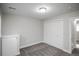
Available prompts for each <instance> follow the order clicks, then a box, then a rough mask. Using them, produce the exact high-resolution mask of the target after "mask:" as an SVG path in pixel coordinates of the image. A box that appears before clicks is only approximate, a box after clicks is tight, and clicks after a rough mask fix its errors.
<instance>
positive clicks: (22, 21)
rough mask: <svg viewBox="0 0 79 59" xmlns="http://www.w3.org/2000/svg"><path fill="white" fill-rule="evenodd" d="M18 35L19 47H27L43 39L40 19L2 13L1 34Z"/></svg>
mask: <svg viewBox="0 0 79 59" xmlns="http://www.w3.org/2000/svg"><path fill="white" fill-rule="evenodd" d="M16 34H19V35H20V47H21V48H22V47H27V46H30V45H32V44H35V43H39V42H41V41H42V40H43V24H42V21H41V20H37V19H31V18H27V17H22V16H16V15H9V14H3V16H2V35H16Z"/></svg>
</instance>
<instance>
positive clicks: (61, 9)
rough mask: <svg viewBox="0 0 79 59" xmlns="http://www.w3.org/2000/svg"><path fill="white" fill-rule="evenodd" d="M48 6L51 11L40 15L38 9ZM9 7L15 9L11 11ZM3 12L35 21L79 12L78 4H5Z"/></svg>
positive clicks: (2, 6) (2, 5)
mask: <svg viewBox="0 0 79 59" xmlns="http://www.w3.org/2000/svg"><path fill="white" fill-rule="evenodd" d="M43 5H44V6H47V7H49V8H50V11H49V12H47V13H44V14H42V13H38V12H36V8H38V7H40V6H41V7H42V6H43ZM9 7H12V8H14V10H11V9H10V8H9ZM1 8H2V12H3V13H8V14H14V15H21V16H26V17H30V18H34V19H39V20H45V19H49V18H52V17H55V16H58V15H62V14H65V13H69V12H73V11H77V10H79V4H78V3H3V4H1Z"/></svg>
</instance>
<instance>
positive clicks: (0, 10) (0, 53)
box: [0, 10, 2, 56]
mask: <svg viewBox="0 0 79 59" xmlns="http://www.w3.org/2000/svg"><path fill="white" fill-rule="evenodd" d="M1 50H2V48H1V10H0V56H1Z"/></svg>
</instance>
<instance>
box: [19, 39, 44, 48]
mask: <svg viewBox="0 0 79 59" xmlns="http://www.w3.org/2000/svg"><path fill="white" fill-rule="evenodd" d="M41 42H42V41H39V42H35V43H32V44H28V45H23V46H21V47H20V49H22V48H24V47H29V46H32V45H35V44H38V43H41Z"/></svg>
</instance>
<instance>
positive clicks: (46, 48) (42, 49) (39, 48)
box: [19, 43, 79, 56]
mask: <svg viewBox="0 0 79 59" xmlns="http://www.w3.org/2000/svg"><path fill="white" fill-rule="evenodd" d="M20 53H21V54H20V55H19V56H79V49H74V50H73V52H72V54H69V53H66V52H64V51H62V50H60V49H58V48H56V47H53V46H50V45H48V44H46V43H39V44H36V45H33V46H30V47H26V48H22V49H21V50H20Z"/></svg>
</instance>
